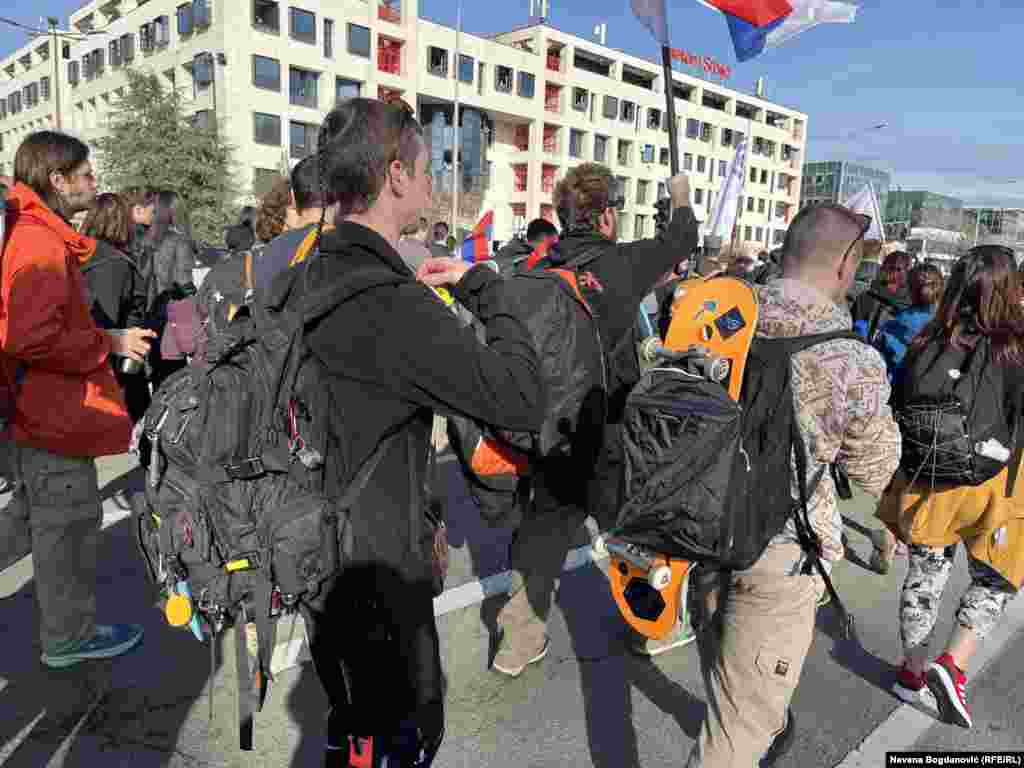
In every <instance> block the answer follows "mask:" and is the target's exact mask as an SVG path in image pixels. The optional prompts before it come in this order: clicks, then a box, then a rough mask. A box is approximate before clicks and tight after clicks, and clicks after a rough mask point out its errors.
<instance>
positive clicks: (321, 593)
mask: <svg viewBox="0 0 1024 768" xmlns="http://www.w3.org/2000/svg"><path fill="white" fill-rule="evenodd" d="M297 279H301V278H297ZM404 279H406V278H403V277H401V276H400V275H397V274H395V273H391V272H388V271H385V270H380V269H377V270H358V271H354V272H352V273H350V274H348V275H346V276H345V277H344V278H343V279H341V280H339V281H338V282H336V283H332V284H330V285H328V286H326V287H323V288H319V289H317V290H316V291H310V292H309V293H306V294H305V295H304V296H303V297H301V300H300V301H296V302H293V304H294V306H293V307H291V308H289V303H288V302H287V301H286V300H282V301H281V302H280V304H279V305H278V306H260V307H256V308H251V314H246V313H242V314H240V316H239V317H238V318H237V319H236V320H235V321H234V322H232V323H231V324H230V325H229V326H228V327H227V328H225V329H224V330H223V331H222V332H221V333H220V334H218V335H216V336H215V337H213V338H212V339H211V342H210V346H209V347H208V348H207V352H206V355H205V357H204V359H201V360H194V361H193V362H192V364H190V365H189V366H188V367H186V368H184V369H182V370H181V371H179V372H176V373H175V374H173V375H171V376H170V377H168V379H167V380H166V381H165V382H164V384H163V385H162V386H161V388H160V389H159V390H158V391H157V393H156V394H155V396H154V398H153V402H152V404H151V406H150V408H149V409H148V410H147V412H146V415H145V418H144V420H143V430H144V433H145V435H146V436H147V437H148V440H149V442H150V445H151V448H150V452H149V461H148V467H147V479H146V484H145V491H144V493H142V494H138V495H137V496H136V497H135V499H134V506H135V510H136V514H137V521H136V523H137V531H138V542H139V545H140V549H141V552H142V555H143V558H144V560H145V561H146V564H147V567H148V570H149V574H150V576H151V577H152V579H153V580H154V581H155V582H156V584H157V585H158V586H159V588H160V591H161V596H162V601H163V602H164V603H165V604H166V601H167V600H175V601H177V602H176V605H178V606H180V604H181V599H182V593H183V591H184V590H187V592H188V594H187V598H186V599H188V600H190V602H191V608H192V615H193V616H194V620H193V621H192V622H191V623H190V626H191V627H192V631H193V633H194V634H196V636H197V638H199V639H205V638H207V636H210V637H209V642H210V643H211V647H212V643H213V639H212V635H216V634H219V633H220V632H221V631H222V630H223V629H224V628H225V627H227V626H231V625H234V626H235V627H236V639H237V649H236V650H237V657H238V664H239V724H240V737H239V738H240V746H241V748H242V749H246V750H248V749H252V731H253V713H254V712H255V711H258V710H259V709H260V708H261V707H262V702H263V698H264V696H265V693H266V682H267V680H268V679H269V677H270V659H271V654H272V651H273V647H274V642H275V628H276V622H277V621H278V620H279V619H280V618H281V617H282V616H284V615H288V614H294V613H295V612H296V611H303V612H306V610H307V609H322V608H323V605H324V602H325V600H326V598H327V595H328V593H329V591H330V588H331V585H332V584H333V583H334V581H335V579H336V578H337V576H338V575H339V572H340V568H341V566H342V565H343V563H344V560H345V558H346V555H348V554H350V552H351V538H350V528H349V526H348V515H349V510H350V508H351V507H352V506H353V505H354V503H355V501H356V499H357V497H358V494H359V493H360V491H361V490H362V488H363V487H364V485H365V484H366V482H367V480H368V479H369V477H370V475H371V473H372V472H373V470H374V469H375V467H376V465H377V463H378V462H379V461H380V458H381V456H382V455H383V453H384V452H385V450H386V449H387V446H388V444H389V443H390V442H391V441H392V440H393V439H394V435H393V436H392V437H391V438H389V439H387V440H385V441H384V442H382V443H381V444H380V445H379V446H378V447H377V449H376V451H375V452H374V453H373V454H372V455H371V457H370V458H369V459H368V460H367V461H366V462H365V463H364V464H363V465H362V466H361V467H360V468H358V471H353V470H355V469H356V468H355V467H351V466H349V464H348V462H347V461H346V459H345V457H344V456H340V457H334V456H333V455H332V454H333V453H334V452H335V451H339V450H344V447H343V446H338V445H337V444H336V443H334V442H333V441H329V439H328V436H329V435H331V434H338V432H337V424H336V420H337V419H339V418H340V416H339V408H338V404H336V403H333V402H331V400H330V389H329V387H327V386H326V372H325V370H324V368H323V366H322V364H321V363H320V362H319V360H318V359H317V358H316V357H315V356H313V355H312V354H311V353H310V351H309V349H308V347H307V346H306V344H305V343H304V340H303V337H304V329H305V327H306V326H307V324H308V323H310V322H312V321H314V320H316V319H317V318H320V317H322V316H324V315H325V314H327V313H328V312H330V311H331V310H332V309H334V308H335V307H337V306H338V305H340V304H342V303H343V302H345V301H347V300H349V299H350V298H352V297H354V296H355V295H357V294H359V293H361V292H363V291H365V290H368V289H370V288H374V287H377V286H381V285H389V284H396V283H399V282H402V281H403V280H404ZM329 423H333V425H332V426H330V427H329V426H328V425H329ZM395 434H398V433H395ZM339 465H340V466H341V467H343V468H344V469H343V470H342V471H344V472H345V473H346V475H347V477H346V478H345V479H349V482H348V484H347V489H346V491H345V492H344V493H343V494H342V495H341V497H340V498H328V497H327V496H325V495H324V490H325V487H327V486H326V480H325V476H324V475H325V473H326V472H327V471H329V470H330V469H331V468H333V467H336V466H339ZM331 487H346V486H345V485H340V486H339V485H335V481H334V480H332V484H331ZM306 615H307V617H308V613H306ZM169 616H170V614H169ZM250 623H252V624H254V625H255V627H256V636H257V646H258V653H257V660H256V663H255V664H254V665H253V668H252V669H250V667H249V660H248V659H249V655H248V651H247V647H246V631H245V626H246V625H247V624H250Z"/></svg>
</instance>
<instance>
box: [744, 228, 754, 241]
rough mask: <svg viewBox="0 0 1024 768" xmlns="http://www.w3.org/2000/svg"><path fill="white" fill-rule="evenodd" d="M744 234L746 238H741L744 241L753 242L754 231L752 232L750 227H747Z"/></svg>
mask: <svg viewBox="0 0 1024 768" xmlns="http://www.w3.org/2000/svg"><path fill="white" fill-rule="evenodd" d="M745 234H746V237H744V238H743V239H744V240H753V239H754V231H753V228H752V227H747V228H746V230H745Z"/></svg>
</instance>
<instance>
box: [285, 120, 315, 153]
mask: <svg viewBox="0 0 1024 768" xmlns="http://www.w3.org/2000/svg"><path fill="white" fill-rule="evenodd" d="M288 128H289V137H288V138H289V141H288V146H289V150H288V151H289V153H290V154H291V156H292V157H296V158H303V157H306V156H308V155H312V154H313V153H314V152H316V135H317V131H318V128H317V126H315V125H310V124H309V123H297V122H295V121H294V120H292V121H291V123H290V124H289V126H288Z"/></svg>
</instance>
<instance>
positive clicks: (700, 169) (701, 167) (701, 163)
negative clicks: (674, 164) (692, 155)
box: [697, 155, 708, 173]
mask: <svg viewBox="0 0 1024 768" xmlns="http://www.w3.org/2000/svg"><path fill="white" fill-rule="evenodd" d="M707 169H708V159H707V158H706V157H704V155H697V173H704V171H706V170H707Z"/></svg>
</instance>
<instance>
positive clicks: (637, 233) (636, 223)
mask: <svg viewBox="0 0 1024 768" xmlns="http://www.w3.org/2000/svg"><path fill="white" fill-rule="evenodd" d="M644 218H645V217H644V216H641V215H640V214H637V215H636V217H634V220H633V236H634V237H643V236H644Z"/></svg>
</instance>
